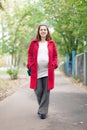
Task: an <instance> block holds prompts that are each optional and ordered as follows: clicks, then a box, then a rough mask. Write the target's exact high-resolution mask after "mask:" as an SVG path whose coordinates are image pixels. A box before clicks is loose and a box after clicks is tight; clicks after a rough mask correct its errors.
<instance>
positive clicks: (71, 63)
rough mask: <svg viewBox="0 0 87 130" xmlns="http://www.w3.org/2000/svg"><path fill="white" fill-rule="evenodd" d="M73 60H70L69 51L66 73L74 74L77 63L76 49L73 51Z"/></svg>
mask: <svg viewBox="0 0 87 130" xmlns="http://www.w3.org/2000/svg"><path fill="white" fill-rule="evenodd" d="M71 59H72V60H71V61H70V60H69V55H68V53H67V54H66V66H65V67H66V74H67V75H68V74H72V75H73V74H74V65H75V63H74V62H75V51H72V58H71Z"/></svg>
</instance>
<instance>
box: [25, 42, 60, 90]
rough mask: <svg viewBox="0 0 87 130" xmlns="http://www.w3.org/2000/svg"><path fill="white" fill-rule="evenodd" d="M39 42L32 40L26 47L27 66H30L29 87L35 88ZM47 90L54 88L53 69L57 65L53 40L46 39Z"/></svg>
mask: <svg viewBox="0 0 87 130" xmlns="http://www.w3.org/2000/svg"><path fill="white" fill-rule="evenodd" d="M38 48H39V43H38V40H33V41H32V42H31V43H30V46H29V49H28V63H27V68H31V76H30V88H32V89H35V88H36V83H37V56H38ZM48 57H49V63H48V90H50V89H53V88H54V69H56V68H57V67H58V57H57V50H56V46H55V43H54V41H52V40H49V41H48Z"/></svg>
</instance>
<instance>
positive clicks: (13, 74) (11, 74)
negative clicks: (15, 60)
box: [7, 68, 19, 79]
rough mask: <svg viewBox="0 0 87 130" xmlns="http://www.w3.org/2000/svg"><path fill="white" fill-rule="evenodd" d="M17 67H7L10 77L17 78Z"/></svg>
mask: <svg viewBox="0 0 87 130" xmlns="http://www.w3.org/2000/svg"><path fill="white" fill-rule="evenodd" d="M18 72H19V70H18V69H12V68H11V69H8V70H7V73H8V74H9V75H10V77H11V79H17V78H18Z"/></svg>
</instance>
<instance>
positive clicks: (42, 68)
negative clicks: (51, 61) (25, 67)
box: [37, 41, 48, 78]
mask: <svg viewBox="0 0 87 130" xmlns="http://www.w3.org/2000/svg"><path fill="white" fill-rule="evenodd" d="M47 45H48V42H47V41H45V42H40V43H39V49H38V58H37V63H38V78H41V77H45V76H48V47H47Z"/></svg>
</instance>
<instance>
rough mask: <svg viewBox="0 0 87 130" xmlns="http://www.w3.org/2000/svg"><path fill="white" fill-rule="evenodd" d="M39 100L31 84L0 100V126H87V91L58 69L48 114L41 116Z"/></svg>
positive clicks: (20, 129)
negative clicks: (38, 110)
mask: <svg viewBox="0 0 87 130" xmlns="http://www.w3.org/2000/svg"><path fill="white" fill-rule="evenodd" d="M37 109H38V104H37V101H36V97H35V94H34V92H33V91H32V90H31V89H29V88H28V85H27V84H26V85H25V86H22V87H21V88H19V89H18V90H17V91H16V92H15V93H14V94H12V95H11V96H9V97H7V98H6V99H4V100H3V101H1V102H0V130H87V92H86V90H84V89H82V88H79V87H76V86H74V85H73V84H71V82H70V81H69V79H68V78H66V77H65V76H63V75H62V74H61V73H60V72H58V71H57V72H56V79H55V89H54V90H52V91H51V95H50V105H49V114H48V118H47V119H45V120H41V119H39V117H38V115H37Z"/></svg>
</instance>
